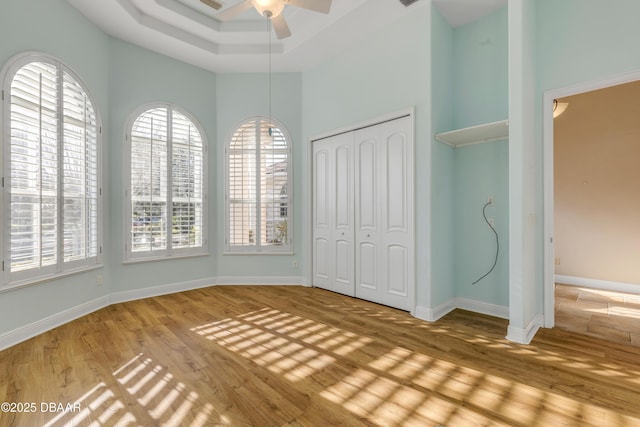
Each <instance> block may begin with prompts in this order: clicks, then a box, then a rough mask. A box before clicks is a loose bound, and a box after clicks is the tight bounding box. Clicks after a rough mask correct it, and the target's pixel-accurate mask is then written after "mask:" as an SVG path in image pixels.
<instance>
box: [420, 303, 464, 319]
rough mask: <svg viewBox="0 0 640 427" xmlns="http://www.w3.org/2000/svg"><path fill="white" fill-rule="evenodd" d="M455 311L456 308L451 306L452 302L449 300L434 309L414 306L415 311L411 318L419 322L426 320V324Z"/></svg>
mask: <svg viewBox="0 0 640 427" xmlns="http://www.w3.org/2000/svg"><path fill="white" fill-rule="evenodd" d="M455 309H456V306H455V305H454V304H453V300H449V301H447V302H445V303H444V304H440V305H439V306H437V307H436V308H427V307H421V306H416V309H415V310H414V312H413V313H412V315H413V317H416V318H418V319H421V320H426V321H427V322H436V321H437V320H439V319H441V318H442V317H444V316H446V315H447V314H448V313H450V312H452V311H453V310H455Z"/></svg>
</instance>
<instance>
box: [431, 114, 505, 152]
mask: <svg viewBox="0 0 640 427" xmlns="http://www.w3.org/2000/svg"><path fill="white" fill-rule="evenodd" d="M508 137H509V121H508V120H500V121H499V122H493V123H485V124H482V125H477V126H471V127H468V128H463V129H456V130H452V131H449V132H441V133H438V134H436V141H440V142H442V143H444V144H447V145H450V146H452V147H464V146H466V145H472V144H480V143H482V142H491V141H499V140H501V139H506V138H508Z"/></svg>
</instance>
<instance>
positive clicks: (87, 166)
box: [3, 57, 100, 283]
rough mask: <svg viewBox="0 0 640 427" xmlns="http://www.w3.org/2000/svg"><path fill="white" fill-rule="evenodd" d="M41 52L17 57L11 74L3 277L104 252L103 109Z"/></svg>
mask: <svg viewBox="0 0 640 427" xmlns="http://www.w3.org/2000/svg"><path fill="white" fill-rule="evenodd" d="M41 59H42V60H35V61H34V60H33V59H32V58H28V57H25V58H23V59H22V60H16V63H15V64H14V67H13V68H10V70H14V69H15V73H13V74H12V75H11V74H10V73H9V74H8V75H7V76H6V77H7V79H8V80H7V81H9V86H8V89H7V92H8V95H9V103H8V109H9V112H8V114H7V115H6V116H5V117H7V119H8V120H7V121H6V122H5V128H8V133H9V138H7V139H8V141H7V142H6V143H5V144H4V148H3V149H4V150H5V159H6V160H5V165H6V169H7V173H6V175H7V176H6V177H5V179H6V182H5V200H7V201H9V206H8V209H5V212H8V214H7V218H5V224H7V225H8V226H5V227H3V228H4V241H5V247H4V251H5V254H6V255H5V263H4V266H3V267H4V271H5V273H8V274H6V275H5V279H4V282H5V283H12V282H13V283H15V282H22V281H29V280H31V279H33V278H41V277H47V276H54V275H56V274H61V273H65V272H66V271H70V270H75V269H78V268H83V267H87V266H91V265H95V264H96V263H97V262H98V258H99V257H98V255H99V245H100V243H99V197H100V194H99V192H100V189H99V185H100V184H99V181H100V179H99V167H98V166H99V142H98V140H99V124H98V117H97V113H96V111H95V108H94V106H93V103H92V101H91V99H90V97H89V95H88V93H87V91H86V90H85V89H84V86H83V85H82V84H81V83H80V82H79V80H78V79H77V78H76V77H75V76H74V75H73V74H72V73H71V72H70V71H68V70H66V68H65V67H64V66H63V65H61V64H60V63H58V62H57V61H55V60H52V59H50V58H46V57H43V58H41ZM6 134H7V132H6V131H5V135H6Z"/></svg>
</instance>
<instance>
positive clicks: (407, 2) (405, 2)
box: [400, 0, 418, 6]
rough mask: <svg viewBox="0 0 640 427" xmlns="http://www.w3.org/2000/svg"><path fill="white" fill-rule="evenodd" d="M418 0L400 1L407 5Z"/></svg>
mask: <svg viewBox="0 0 640 427" xmlns="http://www.w3.org/2000/svg"><path fill="white" fill-rule="evenodd" d="M417 1H418V0H400V3H402V4H403V5H405V6H410V5H412V4H413V3H415V2H417Z"/></svg>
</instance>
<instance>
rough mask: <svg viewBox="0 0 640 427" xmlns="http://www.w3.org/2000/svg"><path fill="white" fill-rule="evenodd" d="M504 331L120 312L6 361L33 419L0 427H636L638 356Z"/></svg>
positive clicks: (316, 314) (219, 303)
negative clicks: (526, 339) (517, 339)
mask: <svg viewBox="0 0 640 427" xmlns="http://www.w3.org/2000/svg"><path fill="white" fill-rule="evenodd" d="M506 328H507V321H505V320H502V319H497V318H492V317H488V316H483V315H479V314H474V313H470V312H465V311H461V310H456V311H454V312H453V313H450V314H449V315H447V316H445V318H443V319H441V320H440V321H438V322H436V323H427V322H423V321H421V320H418V319H415V318H413V317H411V316H410V315H409V314H408V313H405V312H402V311H398V310H394V309H391V308H387V307H383V306H379V305H375V304H372V303H368V302H364V301H360V300H357V299H352V298H348V297H343V296H340V295H336V294H333V293H330V292H326V291H323V290H320V289H312V288H303V287H284V286H282V287H281V286H275V287H251V286H246V287H244V286H229V287H225V286H218V287H212V288H207V289H201V290H194V291H189V292H183V293H178V294H173V295H167V296H161V297H156V298H150V299H145V300H140V301H133V302H128V303H123V304H116V305H113V306H110V307H107V308H105V309H102V310H100V311H97V312H95V313H93V314H90V315H88V316H85V317H83V318H81V319H78V320H76V321H74V322H71V323H69V324H66V325H64V326H61V327H59V328H56V329H54V330H52V331H50V332H47V333H45V334H43V335H40V336H38V337H35V338H33V339H31V340H29V341H27V342H24V343H21V344H19V345H16V346H14V347H12V348H9V349H7V350H4V351H2V352H0V397H1V399H0V400H2V401H6V402H14V403H18V402H19V403H30V402H32V403H35V404H36V406H37V411H36V412H35V413H29V414H25V413H11V412H10V413H0V426H2V427H5V426H20V427H22V426H40V425H46V426H55V427H60V426H67V425H73V426H161V425H166V426H182V425H184V426H222V425H230V426H260V427H263V426H337V425H343V426H369V425H373V426H450V427H453V426H540V427H542V426H558V425H574V426H599V427H602V426H638V425H640V407H639V405H638V402H639V401H640V348H638V347H633V346H628V345H627V346H623V345H619V344H617V343H612V342H607V341H602V340H599V339H597V338H594V337H589V336H578V335H576V334H571V333H568V332H567V331H563V330H560V329H545V330H541V331H540V332H539V333H538V334H537V336H536V338H535V339H534V341H533V343H532V344H531V345H529V346H526V345H518V344H515V343H512V342H509V341H507V340H505V339H504V335H505V333H506ZM41 402H45V407H44V409H48V408H49V407H48V406H47V404H46V402H53V403H54V408H55V409H59V408H57V407H56V406H55V404H59V403H61V404H63V406H66V405H67V404H69V406H70V408H71V409H70V410H69V411H67V412H53V411H44V412H43V411H42V409H43V408H42V407H41V404H42V403H41ZM74 405H75V406H74Z"/></svg>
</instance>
